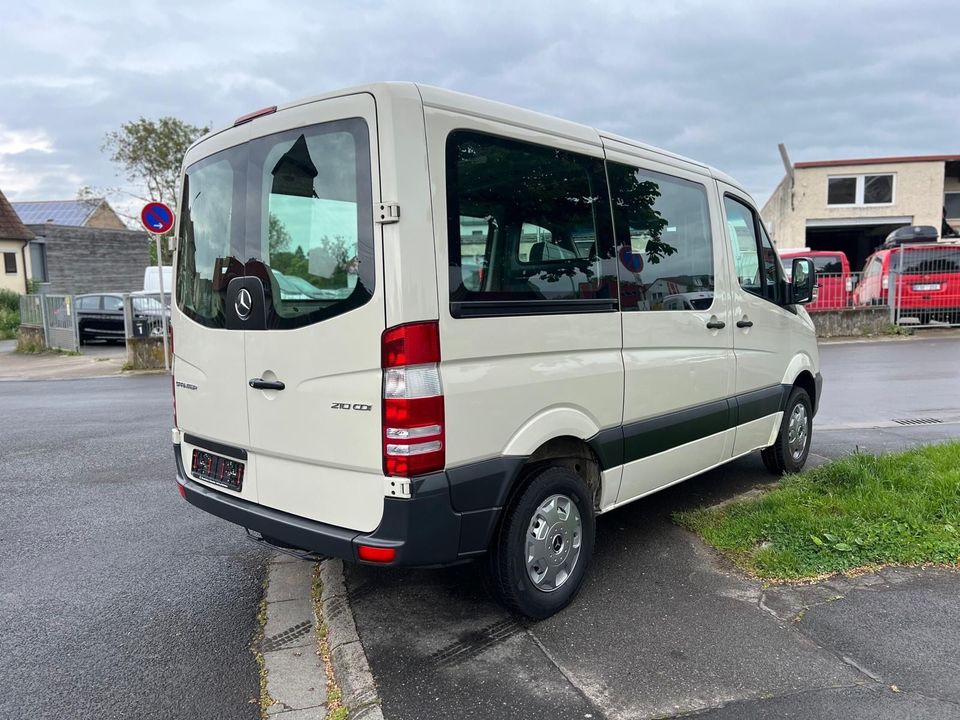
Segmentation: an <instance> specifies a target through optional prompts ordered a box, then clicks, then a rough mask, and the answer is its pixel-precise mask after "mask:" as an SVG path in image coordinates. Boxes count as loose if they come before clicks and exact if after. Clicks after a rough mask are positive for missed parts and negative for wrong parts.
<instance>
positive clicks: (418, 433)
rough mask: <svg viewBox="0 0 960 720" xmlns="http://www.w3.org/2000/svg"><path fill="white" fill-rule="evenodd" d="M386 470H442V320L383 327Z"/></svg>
mask: <svg viewBox="0 0 960 720" xmlns="http://www.w3.org/2000/svg"><path fill="white" fill-rule="evenodd" d="M381 360H382V362H381V364H382V366H383V431H382V440H383V472H384V474H386V475H391V476H397V477H412V476H414V475H422V474H424V473H428V472H434V471H436V470H442V469H443V466H444V463H445V461H446V453H445V451H444V444H445V438H444V424H443V423H444V418H443V388H442V387H441V386H440V327H439V324H438V323H437V322H436V321H432V322H422V323H411V324H409V325H398V326H397V327H394V328H390V329H389V330H387V331H386V332H384V333H383V339H382V343H381Z"/></svg>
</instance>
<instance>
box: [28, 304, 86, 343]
mask: <svg viewBox="0 0 960 720" xmlns="http://www.w3.org/2000/svg"><path fill="white" fill-rule="evenodd" d="M20 325H22V326H27V327H36V328H43V337H44V342H45V344H46V346H47V347H48V348H50V349H51V350H66V351H69V352H79V351H80V335H79V332H78V328H77V312H76V306H75V305H74V302H73V295H21V296H20Z"/></svg>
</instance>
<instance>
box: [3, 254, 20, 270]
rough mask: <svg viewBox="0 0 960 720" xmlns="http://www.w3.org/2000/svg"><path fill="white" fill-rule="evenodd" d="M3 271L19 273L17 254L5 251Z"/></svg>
mask: <svg viewBox="0 0 960 720" xmlns="http://www.w3.org/2000/svg"><path fill="white" fill-rule="evenodd" d="M3 271H4V272H5V273H6V274H7V275H16V274H17V254H16V253H11V252H5V253H4V254H3Z"/></svg>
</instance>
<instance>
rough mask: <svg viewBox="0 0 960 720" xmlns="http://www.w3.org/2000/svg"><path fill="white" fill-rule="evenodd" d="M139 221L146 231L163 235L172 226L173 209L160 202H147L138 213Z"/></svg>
mask: <svg viewBox="0 0 960 720" xmlns="http://www.w3.org/2000/svg"><path fill="white" fill-rule="evenodd" d="M140 222H141V223H143V226H144V227H145V228H146V229H147V232H151V233H156V234H157V235H163V234H164V233H165V232H167V231H168V230H169V229H170V228H172V227H173V210H171V209H170V208H168V207H167V206H166V205H164V204H163V203H160V202H152V203H147V204H146V205H145V206H144V208H143V211H142V212H141V213H140Z"/></svg>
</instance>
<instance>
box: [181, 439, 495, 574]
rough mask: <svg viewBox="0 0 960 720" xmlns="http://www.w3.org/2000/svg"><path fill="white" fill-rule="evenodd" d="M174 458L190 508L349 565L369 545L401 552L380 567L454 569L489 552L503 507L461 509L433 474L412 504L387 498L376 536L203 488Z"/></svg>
mask: <svg viewBox="0 0 960 720" xmlns="http://www.w3.org/2000/svg"><path fill="white" fill-rule="evenodd" d="M174 454H175V456H176V463H177V482H178V483H179V484H180V487H181V490H182V493H183V496H184V497H185V498H186V500H187V502H189V503H190V504H191V505H194V506H195V507H198V508H200V509H201V510H203V511H205V512H208V513H210V514H211V515H216V516H217V517H220V518H223V519H224V520H229V521H230V522H232V523H236V524H237V525H240V526H242V527H245V528H247V529H249V530H254V531H256V532H258V533H260V534H261V535H262V536H263V537H264V538H265V539H267V540H268V541H274V542H275V543H281V544H282V545H286V546H290V547H295V548H300V549H303V550H310V551H312V552H314V553H317V554H318V555H326V556H328V557H336V558H341V559H343V560H348V561H350V562H358V563H363V562H364V561H362V560H360V557H359V555H358V554H357V548H358V547H359V546H360V545H370V546H374V547H389V548H393V549H394V550H396V558H395V559H394V560H393V561H392V562H390V563H376V564H377V565H384V564H388V565H392V566H406V567H413V566H418V567H423V566H438V565H451V564H454V563H457V562H461V561H464V560H467V559H470V558H473V557H476V556H478V555H482V554H483V553H484V552H486V549H487V546H488V544H489V541H490V538H491V536H492V534H493V530H494V528H495V527H496V523H497V521H498V519H499V517H500V510H501V507H485V508H480V509H466V510H464V511H458V510H456V509H455V508H454V506H453V499H452V494H451V489H450V479H449V478H448V474H447V473H434V474H432V475H426V476H424V477H420V478H414V480H413V481H412V483H411V485H412V490H411V495H412V497H410V498H408V499H407V498H392V497H385V498H384V501H383V517H382V519H381V521H380V526H379V527H378V528H377V529H376V530H374V531H373V532H372V533H359V532H357V531H356V530H349V529H347V528H342V527H338V526H336V525H328V524H326V523H322V522H317V521H315V520H308V519H306V518H303V517H299V516H297V515H291V514H290V513H285V512H281V511H279V510H273V509H271V508H268V507H264V506H262V505H257V504H256V503H252V502H249V501H247V500H241V499H240V498H237V497H234V496H232V495H228V494H226V493H223V492H219V491H217V490H213V489H211V488H209V487H207V486H206V485H201V484H200V483H198V482H195V481H194V480H191V479H189V478H187V476H186V472H185V471H184V468H183V460H182V458H181V456H180V446H179V445H174ZM511 465H512V463H511ZM505 467H506V466H505ZM472 479H474V478H471V480H472ZM498 479H499V480H500V481H501V482H502V483H505V482H506V481H507V477H505V476H501V477H500V478H498ZM462 487H463V486H461V488H462ZM459 495H461V496H462V495H463V492H460V493H459ZM471 499H472V498H471ZM503 499H505V497H504V498H503ZM470 504H472V503H470ZM461 506H462V505H461ZM365 564H366V563H365ZM370 564H373V563H370Z"/></svg>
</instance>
